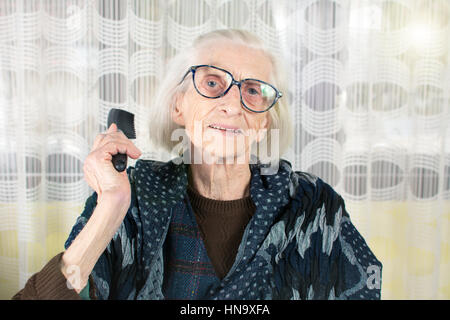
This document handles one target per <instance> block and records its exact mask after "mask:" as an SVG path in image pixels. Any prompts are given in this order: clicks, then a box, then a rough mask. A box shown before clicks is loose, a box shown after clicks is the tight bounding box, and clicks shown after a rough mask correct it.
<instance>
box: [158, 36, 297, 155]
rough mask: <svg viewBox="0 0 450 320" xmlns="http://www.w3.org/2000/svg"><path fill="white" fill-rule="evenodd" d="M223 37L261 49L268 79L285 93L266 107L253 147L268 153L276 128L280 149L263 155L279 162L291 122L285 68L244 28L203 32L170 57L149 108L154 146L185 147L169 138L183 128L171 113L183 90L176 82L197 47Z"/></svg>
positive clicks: (289, 133)
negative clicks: (264, 125)
mask: <svg viewBox="0 0 450 320" xmlns="http://www.w3.org/2000/svg"><path fill="white" fill-rule="evenodd" d="M224 40H227V41H232V42H234V43H237V44H240V45H245V46H248V47H251V48H256V49H259V50H262V51H263V53H264V54H265V55H266V56H267V57H268V59H269V60H270V61H271V63H272V78H271V83H272V84H273V85H274V86H275V87H276V88H277V89H278V90H279V91H281V92H282V93H283V94H284V97H282V98H280V99H279V100H278V101H277V103H276V104H275V105H274V106H273V107H272V108H271V109H270V110H269V111H268V113H269V117H270V125H269V127H268V128H267V129H268V130H267V133H266V135H265V137H264V138H263V139H262V140H261V141H260V142H258V143H257V145H256V146H254V147H255V148H256V150H258V154H259V155H261V154H262V155H268V153H267V151H268V150H271V146H272V142H273V140H274V139H272V130H271V129H278V130H279V131H278V132H279V139H278V140H279V142H278V143H276V142H275V144H276V145H278V146H279V149H278V150H277V151H276V154H275V155H272V154H270V156H266V160H269V161H276V162H278V161H279V158H280V157H281V156H282V155H283V154H284V153H285V152H286V150H287V149H288V148H289V146H290V144H291V142H292V134H293V124H292V118H291V115H290V110H289V105H288V96H287V95H288V87H287V83H286V82H287V74H286V69H285V67H284V66H283V64H282V62H281V59H279V58H277V57H276V56H275V55H274V54H272V53H271V52H270V50H269V49H268V48H267V47H266V46H265V45H264V44H263V42H262V41H261V39H259V38H258V37H257V36H256V35H254V34H253V33H251V32H248V31H245V30H237V29H223V30H214V31H211V32H208V33H205V34H203V35H200V36H199V37H198V38H197V39H195V40H194V41H193V43H192V45H191V46H190V47H189V48H187V49H185V50H182V51H181V52H180V53H179V54H178V55H176V56H175V57H173V58H172V59H171V60H170V62H169V63H168V66H167V69H166V72H165V75H164V78H163V80H162V82H161V84H160V86H159V89H158V93H157V95H156V97H155V100H154V104H153V106H152V108H151V110H150V111H149V121H150V127H149V134H150V139H151V141H152V142H153V144H154V146H155V147H158V148H163V149H164V150H165V151H168V152H169V153H173V152H174V151H175V152H176V153H178V154H181V153H182V152H183V151H184V149H181V148H183V147H181V148H180V149H176V147H178V146H177V145H179V144H180V143H179V141H172V140H171V136H172V132H174V130H176V129H179V128H182V127H180V126H179V125H178V124H176V123H175V122H174V121H173V120H172V116H171V114H172V110H173V109H174V107H175V103H176V101H175V98H176V95H177V93H179V92H183V91H184V89H185V86H182V85H179V83H180V81H181V79H182V77H183V75H185V73H186V72H187V70H188V69H189V68H190V67H191V66H192V65H194V64H195V63H196V61H195V59H196V57H197V53H198V50H201V47H202V46H203V45H204V44H206V43H209V42H214V41H224ZM185 82H186V81H185ZM276 145H275V147H276ZM252 150H253V149H252ZM263 162H266V161H263Z"/></svg>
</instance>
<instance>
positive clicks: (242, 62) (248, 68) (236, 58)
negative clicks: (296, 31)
mask: <svg viewBox="0 0 450 320" xmlns="http://www.w3.org/2000/svg"><path fill="white" fill-rule="evenodd" d="M196 62H197V63H196V64H209V65H214V66H216V67H220V68H222V69H225V70H228V71H229V72H231V73H232V74H233V77H234V78H235V79H236V80H242V79H245V78H255V79H259V80H263V81H267V82H269V81H270V78H271V74H272V63H271V62H270V60H269V58H268V57H267V55H266V54H265V53H264V52H263V51H262V50H260V49H256V48H251V47H248V46H246V45H243V44H236V43H232V42H229V41H226V42H220V41H218V42H211V43H207V44H204V45H202V46H201V47H199V48H198V50H197V59H196Z"/></svg>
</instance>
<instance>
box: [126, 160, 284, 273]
mask: <svg viewBox="0 0 450 320" xmlns="http://www.w3.org/2000/svg"><path fill="white" fill-rule="evenodd" d="M249 166H250V170H251V181H250V196H251V198H252V201H253V203H254V204H255V207H256V211H255V213H254V218H253V219H252V220H251V223H249V225H251V226H248V227H247V229H251V230H250V231H249V233H251V234H247V233H246V235H245V236H246V237H248V240H246V241H245V243H246V244H247V246H244V247H243V248H240V249H239V251H240V256H241V258H243V259H244V260H246V259H250V256H251V255H253V254H254V253H255V252H254V250H252V249H250V248H256V247H259V245H260V244H261V243H262V241H263V240H264V239H265V237H266V235H267V233H268V231H269V228H270V226H271V225H272V223H273V220H274V219H275V218H276V216H277V215H278V213H280V212H281V210H282V208H283V207H284V206H285V205H286V204H287V203H288V202H289V198H290V196H289V190H290V185H292V183H290V181H291V176H292V168H291V164H290V163H289V162H288V161H286V160H283V159H280V162H279V163H278V170H275V171H276V172H275V173H274V174H271V175H264V171H265V170H267V169H268V165H264V164H262V163H261V162H260V161H259V160H257V161H255V159H253V161H252V162H251V164H250V165H249ZM272 171H273V170H272ZM187 172H188V164H186V163H184V162H183V159H182V158H181V157H177V158H174V159H172V160H170V161H168V162H161V161H154V160H142V159H141V160H138V161H137V162H136V165H135V172H134V181H135V188H136V197H137V202H138V203H137V205H138V207H139V215H140V217H139V219H138V220H140V221H138V222H137V224H138V227H139V229H140V230H141V233H142V234H141V235H138V238H139V239H140V238H141V237H142V240H143V246H144V248H143V249H144V252H143V256H142V257H143V259H144V260H148V261H152V260H153V257H154V256H155V253H156V252H158V249H160V248H161V246H162V244H163V242H164V239H165V236H166V234H167V230H168V227H169V223H170V219H171V215H172V209H173V207H175V206H176V205H180V204H182V203H183V200H184V198H185V194H186V187H187V182H188V178H187V177H188V176H187ZM135 218H136V217H135ZM243 243H244V241H243ZM145 265H147V266H148V265H149V263H146V264H145Z"/></svg>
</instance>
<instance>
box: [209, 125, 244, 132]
mask: <svg viewBox="0 0 450 320" xmlns="http://www.w3.org/2000/svg"><path fill="white" fill-rule="evenodd" d="M208 127H209V128H212V129H215V130H220V131H222V132H223V133H224V134H242V133H244V132H243V131H242V129H239V128H226V127H225V126H221V125H216V124H210V125H209V126H208Z"/></svg>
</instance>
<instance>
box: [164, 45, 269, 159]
mask: <svg viewBox="0 0 450 320" xmlns="http://www.w3.org/2000/svg"><path fill="white" fill-rule="evenodd" d="M200 64H207V65H213V66H216V67H219V68H222V69H225V70H227V71H229V72H230V73H231V74H232V75H233V77H234V79H235V80H236V81H240V80H242V79H245V78H253V79H258V80H262V81H266V82H268V83H271V82H273V81H271V77H270V75H271V72H272V65H271V62H270V60H269V58H268V57H267V56H266V55H265V54H264V53H263V52H261V51H260V50H257V49H254V48H249V47H247V46H245V45H240V44H236V43H232V42H214V43H210V44H206V45H204V46H202V47H201V48H200V49H199V50H198V56H197V61H196V64H195V65H200ZM182 76H183V75H180V77H182ZM184 82H188V83H186V85H187V90H186V91H185V92H183V93H182V94H180V95H179V96H178V97H177V100H176V101H177V102H176V106H175V109H174V111H173V113H172V119H173V120H174V121H175V122H176V123H177V124H179V125H181V126H184V128H185V130H186V134H187V136H188V137H189V139H190V143H191V148H194V149H195V150H196V152H199V151H200V152H201V154H202V155H203V158H202V159H203V160H205V157H209V158H208V159H209V160H206V161H216V162H215V163H217V162H219V163H220V161H226V162H227V163H230V161H235V163H248V162H249V154H250V148H251V145H252V144H253V143H254V142H256V141H260V140H261V139H262V138H263V137H264V134H265V131H264V129H267V128H268V127H269V124H270V116H269V112H264V113H255V112H251V111H249V110H247V109H245V108H244V107H243V106H242V105H241V100H240V94H239V88H238V87H237V86H236V85H233V86H232V87H231V89H230V90H229V91H228V93H227V94H226V95H225V96H223V97H220V98H217V99H209V98H206V97H203V96H201V95H200V94H199V93H198V92H197V91H196V89H195V87H194V85H193V81H192V74H188V75H187V76H186V78H185V79H184ZM206 85H214V83H213V82H208V83H207V84H206ZM224 129H227V130H224ZM238 159H239V160H238ZM236 161H238V162H236ZM242 161H243V162H242ZM222 163H223V162H222Z"/></svg>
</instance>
